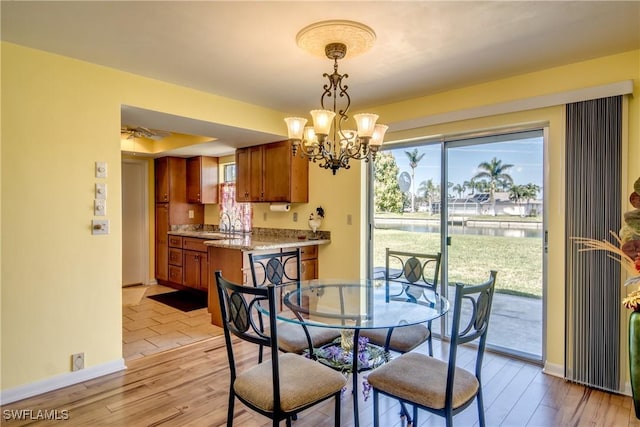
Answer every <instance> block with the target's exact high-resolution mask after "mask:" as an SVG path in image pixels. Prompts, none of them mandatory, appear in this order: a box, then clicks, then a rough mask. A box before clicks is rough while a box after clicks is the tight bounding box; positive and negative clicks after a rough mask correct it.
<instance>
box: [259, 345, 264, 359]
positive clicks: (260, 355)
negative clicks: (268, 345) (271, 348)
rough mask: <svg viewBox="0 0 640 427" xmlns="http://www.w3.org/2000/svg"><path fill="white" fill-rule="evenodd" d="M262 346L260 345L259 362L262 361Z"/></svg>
mask: <svg viewBox="0 0 640 427" xmlns="http://www.w3.org/2000/svg"><path fill="white" fill-rule="evenodd" d="M262 349H263V347H262V346H259V347H258V363H262Z"/></svg>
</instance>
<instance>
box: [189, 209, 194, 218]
mask: <svg viewBox="0 0 640 427" xmlns="http://www.w3.org/2000/svg"><path fill="white" fill-rule="evenodd" d="M193 218H195V212H194V211H193V209H189V219H193Z"/></svg>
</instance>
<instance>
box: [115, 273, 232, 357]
mask: <svg viewBox="0 0 640 427" xmlns="http://www.w3.org/2000/svg"><path fill="white" fill-rule="evenodd" d="M140 287H141V288H145V291H146V292H145V294H144V295H145V297H143V298H142V300H140V303H139V304H137V305H127V306H124V307H122V327H123V331H122V332H123V333H122V341H123V343H122V353H123V356H124V358H125V360H134V359H138V358H141V357H144V356H147V355H150V354H154V353H158V352H161V351H165V350H169V349H172V348H176V347H180V346H183V345H187V344H192V343H194V342H197V341H202V340H204V339H208V338H211V337H214V336H217V335H222V333H223V331H222V328H218V327H217V326H213V325H212V324H211V316H210V315H209V313H208V311H207V309H206V308H202V309H199V310H194V311H189V312H184V311H180V310H177V309H175V308H172V307H169V306H168V305H165V304H162V303H160V302H157V301H154V300H152V299H149V298H146V296H149V295H155V294H161V293H165V292H172V291H174V289H172V288H169V287H166V286H162V285H150V286H140Z"/></svg>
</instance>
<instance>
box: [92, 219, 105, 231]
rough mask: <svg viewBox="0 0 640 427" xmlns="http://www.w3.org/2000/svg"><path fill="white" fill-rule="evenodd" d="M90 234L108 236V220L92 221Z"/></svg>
mask: <svg viewBox="0 0 640 427" xmlns="http://www.w3.org/2000/svg"><path fill="white" fill-rule="evenodd" d="M91 234H109V220H108V219H94V220H93V221H91Z"/></svg>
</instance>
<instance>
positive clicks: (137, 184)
mask: <svg viewBox="0 0 640 427" xmlns="http://www.w3.org/2000/svg"><path fill="white" fill-rule="evenodd" d="M147 188H148V165H147V162H146V161H144V160H136V159H123V160H122V286H123V287H125V286H132V285H140V284H144V285H147V284H149V220H148V218H149V213H148V208H147V200H148V190H147Z"/></svg>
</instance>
